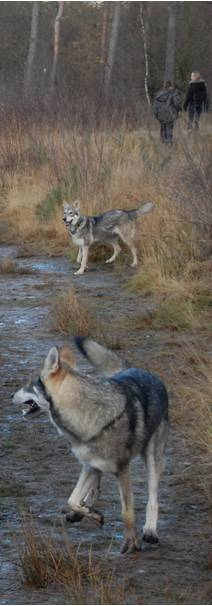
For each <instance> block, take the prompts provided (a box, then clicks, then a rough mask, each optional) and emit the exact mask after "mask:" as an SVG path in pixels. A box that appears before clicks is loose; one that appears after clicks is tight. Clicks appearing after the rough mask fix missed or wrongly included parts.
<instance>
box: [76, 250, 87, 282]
mask: <svg viewBox="0 0 212 606" xmlns="http://www.w3.org/2000/svg"><path fill="white" fill-rule="evenodd" d="M81 250H82V260H81V266H80V268H79V269H78V270H77V271H75V272H74V273H75V276H76V275H77V274H84V271H85V268H86V265H87V260H88V246H83V247H82V249H81Z"/></svg>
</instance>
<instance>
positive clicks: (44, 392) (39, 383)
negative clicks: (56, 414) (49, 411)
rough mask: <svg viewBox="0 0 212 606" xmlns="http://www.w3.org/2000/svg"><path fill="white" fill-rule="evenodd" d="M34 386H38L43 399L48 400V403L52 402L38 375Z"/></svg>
mask: <svg viewBox="0 0 212 606" xmlns="http://www.w3.org/2000/svg"><path fill="white" fill-rule="evenodd" d="M36 386H37V387H38V389H39V391H41V393H42V395H43V397H44V398H45V400H46V401H47V402H49V404H52V398H51V396H49V394H48V393H47V391H46V387H45V385H44V383H43V381H42V379H41V378H40V377H38V380H37V382H36Z"/></svg>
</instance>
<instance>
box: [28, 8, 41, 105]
mask: <svg viewBox="0 0 212 606" xmlns="http://www.w3.org/2000/svg"><path fill="white" fill-rule="evenodd" d="M39 4H40V3H39V2H32V19H31V31H30V38H29V48H28V55H27V61H26V69H25V75H24V95H25V96H26V97H28V96H29V95H30V94H31V93H32V87H33V85H32V83H33V67H34V61H35V54H36V47H37V41H38V20H39Z"/></svg>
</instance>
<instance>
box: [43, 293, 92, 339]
mask: <svg viewBox="0 0 212 606" xmlns="http://www.w3.org/2000/svg"><path fill="white" fill-rule="evenodd" d="M51 317H52V321H51V325H52V328H53V329H54V330H55V331H56V332H60V333H61V334H63V335H70V334H79V335H82V336H87V335H89V333H90V331H91V329H92V325H93V323H94V319H93V316H92V314H91V312H90V311H89V310H88V309H87V307H85V305H83V304H82V303H81V301H80V297H79V295H78V294H77V293H76V292H75V291H74V289H70V290H68V291H66V292H64V293H63V294H62V295H59V296H58V297H57V298H56V300H55V302H54V304H53V309H52V311H51Z"/></svg>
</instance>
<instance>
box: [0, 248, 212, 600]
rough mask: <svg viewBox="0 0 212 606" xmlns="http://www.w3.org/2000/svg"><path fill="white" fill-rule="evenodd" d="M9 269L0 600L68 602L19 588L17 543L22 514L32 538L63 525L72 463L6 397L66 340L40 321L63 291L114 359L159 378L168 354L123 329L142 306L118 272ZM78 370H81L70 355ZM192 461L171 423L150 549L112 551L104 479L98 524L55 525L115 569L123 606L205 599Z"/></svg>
mask: <svg viewBox="0 0 212 606" xmlns="http://www.w3.org/2000/svg"><path fill="white" fill-rule="evenodd" d="M1 254H3V255H5V256H11V255H12V256H16V255H17V250H16V249H15V247H2V249H1ZM16 263H17V264H18V266H19V267H20V268H21V269H22V270H24V269H27V271H28V273H13V274H8V275H1V276H0V328H1V351H0V360H1V387H0V396H1V412H0V418H1V436H2V438H1V453H0V456H1V474H0V503H1V504H0V522H1V530H0V541H1V549H0V603H1V604H41V603H42V604H47V603H48V604H49V603H50V604H61V603H63V604H66V603H67V604H68V603H71V602H70V599H69V600H68V599H67V597H66V596H65V595H64V594H63V591H62V589H61V588H60V587H55V586H54V587H53V586H49V587H47V588H46V589H42V590H37V589H34V588H33V587H28V586H26V585H24V583H23V582H22V579H21V574H20V567H19V553H18V548H17V545H18V544H20V542H21V541H22V523H23V514H24V513H27V512H28V513H29V512H30V513H31V515H32V517H33V519H34V520H35V521H36V524H37V525H38V526H39V529H40V530H41V532H44V533H45V532H48V534H49V535H50V536H51V537H53V538H55V539H56V540H57V541H58V546H59V545H60V543H61V540H62V534H63V529H62V527H61V526H60V524H57V520H58V516H59V515H60V511H61V509H62V508H63V507H64V506H65V505H66V501H67V499H68V496H69V494H70V492H71V490H72V488H73V486H74V483H75V481H76V478H77V475H78V473H79V465H78V463H77V462H76V461H75V459H74V457H73V456H72V454H71V453H70V450H69V447H68V443H67V442H65V441H64V440H63V439H62V438H60V437H59V436H58V435H57V433H56V431H55V430H54V428H53V427H52V426H51V424H50V423H49V421H48V419H47V418H46V417H45V415H41V416H40V417H36V418H34V419H33V418H31V419H28V420H24V419H23V416H22V412H21V410H18V409H17V407H15V406H14V405H12V403H11V394H12V393H13V392H14V391H15V390H16V389H17V388H18V387H20V386H21V385H22V383H23V382H24V381H26V380H27V379H28V377H29V376H30V373H31V372H33V370H34V369H36V368H38V367H39V366H40V364H41V362H42V359H43V358H44V356H45V355H46V353H47V352H48V349H49V348H50V347H51V346H52V345H53V344H57V345H61V344H64V343H68V342H70V341H71V339H70V338H67V337H64V338H63V337H62V336H59V337H58V335H55V334H54V332H53V330H52V329H51V322H50V320H51V306H52V304H53V300H54V298H55V296H56V295H57V294H59V293H60V292H63V291H65V290H67V289H68V288H70V287H71V286H72V285H74V286H75V287H76V289H77V292H78V293H80V296H81V297H82V302H83V301H86V298H87V297H88V296H89V298H90V300H92V302H93V310H94V313H95V315H96V322H97V323H98V322H100V323H101V325H102V326H103V327H104V330H105V334H107V337H108V341H110V340H113V339H115V340H116V342H117V343H118V344H119V347H120V354H121V355H124V356H125V357H127V358H128V359H129V360H130V361H132V362H133V363H134V364H137V365H140V366H142V367H144V368H147V369H149V370H153V371H154V370H155V368H158V367H159V366H160V367H161V371H160V375H161V377H162V378H163V379H165V373H164V372H163V368H164V369H165V358H164V357H163V360H161V365H160V364H159V362H160V352H161V348H163V351H164V349H165V348H167V351H168V345H167V344H166V337H167V335H166V333H164V332H162V331H160V332H159V331H156V332H154V331H151V330H149V329H148V327H147V328H146V329H145V330H142V331H141V330H139V331H136V329H135V327H134V323H133V322H132V327H131V326H130V319H131V318H132V319H133V316H134V315H135V314H136V312H137V311H138V306H139V309H140V310H141V309H142V305H143V311H144V313H149V311H151V310H150V308H149V309H147V308H146V307H145V304H144V303H142V299H141V297H138V296H136V295H133V294H132V293H130V292H129V291H128V290H127V288H126V287H124V286H125V282H126V276H124V273H122V272H119V273H117V272H115V271H113V270H112V269H111V268H108V266H104V265H103V263H102V264H99V265H98V266H96V265H95V266H92V264H91V266H90V271H88V272H87V273H86V274H85V275H84V276H82V277H80V276H79V277H74V275H73V268H72V267H71V265H70V262H69V261H68V260H67V259H65V258H61V257H60V258H53V259H49V258H35V257H33V258H27V259H25V258H21V259H19V258H18V257H17V258H16ZM29 272H31V273H29ZM149 305H150V304H149ZM152 305H154V302H152ZM79 364H84V363H83V361H82V360H81V359H80V357H79ZM163 365H164V367H163ZM171 405H173V404H172V403H171ZM192 464H193V460H192V456H191V453H189V452H188V449H187V447H186V443H185V440H184V439H183V438H182V436H181V435H180V434H179V433H178V431H177V430H176V429H175V428H174V427H173V428H172V429H171V432H170V437H169V444H168V450H167V465H166V470H165V472H164V474H163V478H162V481H161V487H160V514H159V535H160V545H159V547H158V548H155V549H154V548H149V549H145V550H143V551H142V552H140V553H138V554H136V555H132V556H129V557H125V556H122V557H121V556H120V555H119V547H120V542H121V538H122V522H121V517H120V502H119V495H118V490H117V486H116V482H115V480H114V479H113V478H111V477H108V478H107V477H105V478H104V481H103V483H102V489H101V498H100V509H101V511H102V512H103V513H104V515H105V525H104V527H103V528H102V529H96V528H95V527H94V526H93V525H92V524H91V523H89V522H87V521H83V522H82V523H81V524H77V525H73V526H67V527H66V528H65V531H66V533H67V536H68V539H69V540H70V541H71V542H72V544H73V545H78V544H79V543H80V544H81V551H82V553H86V552H88V551H89V549H90V546H91V545H92V550H93V555H94V557H98V560H102V562H106V561H107V562H108V563H109V565H110V567H114V568H115V571H116V573H115V574H116V580H117V584H119V583H120V584H121V583H122V582H124V583H125V602H124V603H126V604H135V603H137V604H171V603H173V604H174V603H175V604H176V603H177V604H191V603H195V604H199V603H201V604H208V603H209V601H208V600H209V576H210V571H209V564H208V558H207V537H208V530H207V506H206V503H205V501H204V498H203V495H202V494H201V491H200V490H198V487H197V486H196V484H195V482H194V483H192V481H191V474H190V473H189V474H188V470H189V469H190V468H191V466H192ZM132 475H133V486H134V494H135V510H136V517H137V521H138V525H139V527H140V528H141V527H142V525H143V523H144V517H145V507H146V500H147V491H146V478H145V470H144V467H143V466H142V465H141V463H140V461H137V460H136V461H135V462H134V464H133V466H132ZM73 603H74V602H73ZM87 603H90V602H89V601H88V602H87ZM111 603H113V602H111Z"/></svg>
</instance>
